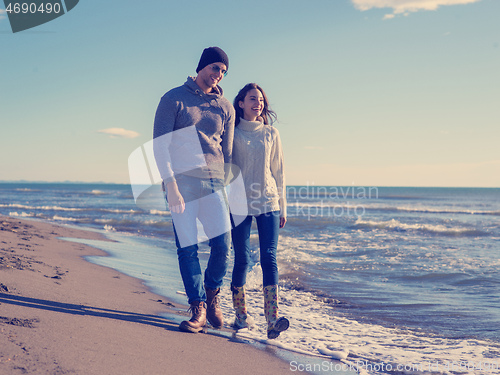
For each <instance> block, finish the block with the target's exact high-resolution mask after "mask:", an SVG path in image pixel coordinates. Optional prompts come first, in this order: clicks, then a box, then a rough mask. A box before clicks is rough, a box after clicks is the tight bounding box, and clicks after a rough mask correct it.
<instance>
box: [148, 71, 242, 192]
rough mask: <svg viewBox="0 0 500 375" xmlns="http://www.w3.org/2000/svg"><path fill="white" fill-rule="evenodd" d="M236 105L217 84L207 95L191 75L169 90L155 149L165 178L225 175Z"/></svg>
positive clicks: (156, 129)
mask: <svg viewBox="0 0 500 375" xmlns="http://www.w3.org/2000/svg"><path fill="white" fill-rule="evenodd" d="M234 117H235V115H234V108H233V106H232V104H231V103H230V102H229V100H227V99H226V98H224V97H223V91H222V88H221V87H219V86H217V87H215V89H214V90H212V92H210V93H208V94H205V93H204V92H203V91H202V90H201V88H200V87H199V86H198V85H197V84H196V83H195V78H194V77H188V79H187V81H186V82H185V83H184V85H182V86H179V87H176V88H173V89H172V90H170V91H168V92H167V93H166V94H165V95H164V96H163V97H162V98H161V100H160V104H159V105H158V109H157V110H156V116H155V122H154V132H153V138H154V140H153V149H154V156H155V159H156V164H157V166H158V170H159V172H160V175H161V177H162V179H163V181H165V182H168V181H174V180H175V175H178V174H185V175H188V176H193V177H198V178H219V179H223V178H224V163H231V158H232V151H233V136H234Z"/></svg>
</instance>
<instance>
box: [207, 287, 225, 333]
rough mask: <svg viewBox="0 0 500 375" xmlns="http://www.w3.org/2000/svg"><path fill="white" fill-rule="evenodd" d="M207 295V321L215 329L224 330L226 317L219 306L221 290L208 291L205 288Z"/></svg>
mask: <svg viewBox="0 0 500 375" xmlns="http://www.w3.org/2000/svg"><path fill="white" fill-rule="evenodd" d="M205 291H206V293H207V319H208V321H209V322H210V324H211V325H212V326H213V327H214V328H222V325H223V324H224V317H223V316H222V311H221V309H220V306H219V293H220V288H219V289H208V288H207V287H205Z"/></svg>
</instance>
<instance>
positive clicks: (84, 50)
mask: <svg viewBox="0 0 500 375" xmlns="http://www.w3.org/2000/svg"><path fill="white" fill-rule="evenodd" d="M140 4H141V5H137V2H132V1H125V0H121V1H115V0H107V1H105V2H103V1H95V0H81V1H80V2H79V4H78V5H77V6H76V7H75V8H74V9H73V10H72V11H71V12H69V13H67V14H65V15H64V16H62V17H59V18H57V19H55V20H54V21H51V22H49V23H46V24H44V25H41V26H38V27H36V28H33V29H30V30H26V31H23V32H19V33H15V34H13V33H12V31H11V29H10V24H9V21H8V19H7V17H6V14H5V13H4V12H1V11H0V51H1V52H0V68H1V75H0V121H1V127H0V129H1V137H0V180H21V179H25V180H33V181H64V180H70V181H88V182H94V181H103V182H118V183H127V182H128V181H129V180H128V179H129V177H128V165H127V160H128V156H129V155H130V154H131V153H132V152H133V151H134V150H135V149H136V148H137V147H139V146H141V145H142V144H144V143H146V142H148V141H149V140H151V137H152V126H153V119H154V114H155V111H156V107H157V105H158V102H159V99H160V97H161V96H162V95H163V94H164V93H165V92H166V91H168V90H169V89H170V88H172V87H175V86H179V85H181V84H182V83H184V81H185V79H186V77H187V76H188V75H195V74H196V73H195V69H196V66H197V63H198V60H199V57H200V54H201V52H202V50H203V48H205V47H207V46H211V45H217V46H219V47H221V48H223V49H224V50H225V51H226V52H227V54H228V55H229V59H230V66H229V74H228V76H227V77H226V78H224V80H223V81H222V83H221V86H222V87H223V89H224V92H225V96H226V97H227V98H228V99H229V100H231V101H232V99H233V98H234V96H235V95H236V93H237V92H238V90H239V89H240V88H241V87H242V86H243V85H244V84H246V83H248V82H257V83H259V84H260V85H261V86H262V87H263V88H264V89H265V90H266V92H267V94H268V97H269V99H270V102H271V105H272V106H273V108H274V110H275V111H276V112H277V113H278V117H279V120H280V122H279V123H278V124H277V125H276V126H277V128H278V129H279V130H280V134H281V137H282V141H283V145H284V148H285V160H286V172H287V183H288V184H289V185H298V184H300V185H306V184H310V185H337V186H338V185H357V186H360V185H364V186H482V187H500V152H499V146H498V144H499V141H500V111H499V109H498V108H499V98H500V69H499V68H498V67H500V23H499V22H498V14H500V2H499V1H498V0H421V1H419V0H412V1H410V0H312V1H307V2H305V1H296V0H288V1H269V0H267V1H260V0H257V1H253V2H251V3H248V2H235V1H232V2H230V1H218V2H204V1H197V0H193V1H183V2H180V1H179V2H171V1H164V0H161V1H160V0H148V1H147V2H144V4H142V3H140ZM114 128H118V129H124V130H125V131H127V132H124V131H119V132H118V135H113V134H109V133H110V132H111V133H113V131H109V129H114Z"/></svg>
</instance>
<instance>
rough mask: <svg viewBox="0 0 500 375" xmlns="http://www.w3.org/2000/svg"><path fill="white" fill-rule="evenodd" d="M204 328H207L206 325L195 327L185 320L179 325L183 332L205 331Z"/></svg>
mask: <svg viewBox="0 0 500 375" xmlns="http://www.w3.org/2000/svg"><path fill="white" fill-rule="evenodd" d="M204 329H205V326H202V327H200V328H194V327H191V326H189V325H188V324H186V323H185V322H182V323H181V324H180V325H179V331H182V332H189V333H199V332H201V331H203V330H204Z"/></svg>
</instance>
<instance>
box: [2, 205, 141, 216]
mask: <svg viewBox="0 0 500 375" xmlns="http://www.w3.org/2000/svg"><path fill="white" fill-rule="evenodd" d="M0 207H2V208H19V209H23V210H32V211H37V210H41V211H65V212H82V211H93V212H109V213H114V214H142V213H143V211H140V210H133V209H130V210H121V209H112V208H94V207H92V208H80V207H61V206H28V205H24V204H18V203H10V204H1V203H0Z"/></svg>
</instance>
